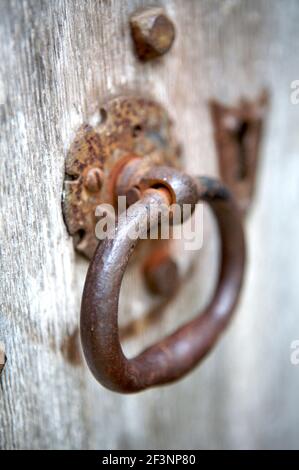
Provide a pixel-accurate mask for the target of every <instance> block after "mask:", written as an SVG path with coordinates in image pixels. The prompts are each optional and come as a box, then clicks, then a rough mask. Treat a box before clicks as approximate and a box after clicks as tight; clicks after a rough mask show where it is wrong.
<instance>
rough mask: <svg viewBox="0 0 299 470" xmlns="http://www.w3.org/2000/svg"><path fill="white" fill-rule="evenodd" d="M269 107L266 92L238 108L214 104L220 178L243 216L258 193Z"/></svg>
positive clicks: (213, 115) (213, 117) (211, 104)
mask: <svg viewBox="0 0 299 470" xmlns="http://www.w3.org/2000/svg"><path fill="white" fill-rule="evenodd" d="M268 103H269V96H268V93H267V92H266V91H264V92H263V93H262V94H261V95H260V96H259V97H258V98H257V99H256V100H253V101H249V100H246V99H242V100H241V101H240V103H239V105H237V106H235V107H229V106H225V105H223V104H221V103H218V102H216V101H211V102H210V110H211V115H212V119H213V124H214V132H215V141H216V149H217V154H218V161H219V171H220V176H221V179H222V180H223V181H224V182H225V183H226V184H227V186H228V187H229V188H230V189H231V191H232V192H233V194H234V196H235V198H236V200H237V202H238V204H239V207H240V209H241V211H242V212H243V213H245V212H246V211H247V210H248V208H249V206H250V203H251V200H252V197H253V193H254V186H255V180H256V172H257V166H258V157H259V150H260V143H261V137H262V132H263V126H264V118H265V115H266V111H267V108H268Z"/></svg>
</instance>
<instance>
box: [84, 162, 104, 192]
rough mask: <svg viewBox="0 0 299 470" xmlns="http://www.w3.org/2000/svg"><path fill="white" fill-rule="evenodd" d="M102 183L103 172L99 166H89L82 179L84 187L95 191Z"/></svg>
mask: <svg viewBox="0 0 299 470" xmlns="http://www.w3.org/2000/svg"><path fill="white" fill-rule="evenodd" d="M102 184H103V172H102V170H101V169H100V168H91V169H90V170H89V171H88V172H87V174H86V176H85V180H84V186H85V188H86V189H87V190H88V191H90V192H92V193H96V192H97V191H99V190H100V189H101V187H102Z"/></svg>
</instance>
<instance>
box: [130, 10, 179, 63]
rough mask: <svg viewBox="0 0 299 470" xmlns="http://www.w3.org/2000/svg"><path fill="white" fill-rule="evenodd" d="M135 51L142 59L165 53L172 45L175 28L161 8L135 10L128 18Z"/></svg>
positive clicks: (149, 58) (145, 59) (153, 57)
mask: <svg viewBox="0 0 299 470" xmlns="http://www.w3.org/2000/svg"><path fill="white" fill-rule="evenodd" d="M130 25H131V33H132V37H133V40H134V44H135V49H136V53H137V55H138V57H139V59H141V60H143V61H147V60H152V59H155V58H156V57H159V56H161V55H163V54H165V53H166V52H167V51H168V50H169V49H170V48H171V46H172V44H173V41H174V38H175V29H174V25H173V23H172V21H171V20H170V19H169V18H168V16H167V15H166V14H165V12H164V10H163V8H160V7H148V8H143V9H140V10H137V11H136V12H135V13H134V14H133V15H132V16H131V19H130Z"/></svg>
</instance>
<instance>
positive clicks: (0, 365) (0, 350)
mask: <svg viewBox="0 0 299 470" xmlns="http://www.w3.org/2000/svg"><path fill="white" fill-rule="evenodd" d="M5 363H6V355H5V351H4V344H3V343H2V342H1V341H0V374H1V373H2V371H3V369H4V366H5Z"/></svg>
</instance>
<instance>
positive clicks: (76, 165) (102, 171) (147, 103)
mask: <svg viewBox="0 0 299 470" xmlns="http://www.w3.org/2000/svg"><path fill="white" fill-rule="evenodd" d="M100 114H101V116H102V119H101V120H100V122H99V123H98V124H96V125H95V126H91V125H89V124H84V125H83V126H82V127H81V128H80V129H79V131H78V133H77V136H76V138H75V140H74V142H73V144H72V145H71V148H70V151H69V154H68V157H67V161H66V178H65V187H64V198H63V212H64V217H65V222H66V225H67V228H68V231H69V233H70V234H71V235H73V236H74V243H75V247H76V249H77V250H78V251H79V252H80V253H82V254H84V255H85V256H87V257H88V258H91V257H92V255H93V253H94V251H95V248H96V246H97V244H98V240H97V238H96V236H95V225H96V222H97V220H96V216H95V210H96V207H97V206H98V205H100V204H102V203H109V204H114V203H115V182H116V178H117V176H118V175H119V172H120V170H121V168H122V166H123V165H124V164H125V162H127V161H128V160H129V159H130V158H132V157H141V158H142V159H143V165H144V166H147V165H149V166H151V165H153V164H154V165H168V166H178V160H179V158H178V157H179V147H178V145H177V144H176V142H175V140H174V138H173V136H172V132H171V127H172V122H171V120H170V118H169V116H168V114H167V112H166V111H165V110H164V109H163V107H162V106H161V105H159V104H157V103H156V102H154V101H152V100H149V99H145V98H142V97H132V96H121V97H118V98H114V99H112V100H110V101H108V102H107V103H105V104H104V105H103V106H102V107H101V108H100Z"/></svg>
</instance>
